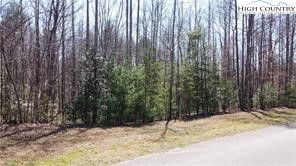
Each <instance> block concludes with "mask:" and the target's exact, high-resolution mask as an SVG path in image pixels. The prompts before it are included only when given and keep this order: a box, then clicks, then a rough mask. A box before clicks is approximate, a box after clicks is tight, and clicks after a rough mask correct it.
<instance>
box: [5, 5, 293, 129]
mask: <svg viewBox="0 0 296 166" xmlns="http://www.w3.org/2000/svg"><path fill="white" fill-rule="evenodd" d="M295 27H296V16H295V15H252V14H251V15H243V14H239V13H237V12H236V1H235V0H191V1H183V0H31V1H24V0H7V1H5V0H1V6H0V36H1V40H0V55H1V57H0V97H1V98H0V123H74V124H75V123H76V124H81V123H82V124H87V125H92V124H103V125H121V124H124V123H129V122H141V123H147V122H151V121H155V120H164V119H167V120H168V121H169V120H171V119H187V118H192V117H195V116H202V115H211V114H216V113H225V112H229V111H233V110H241V111H251V110H253V109H268V108H271V107H280V106H284V107H296V70H295V67H294V65H295V57H294V52H295V46H296V45H295Z"/></svg>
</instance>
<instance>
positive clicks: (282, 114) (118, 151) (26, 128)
mask: <svg viewBox="0 0 296 166" xmlns="http://www.w3.org/2000/svg"><path fill="white" fill-rule="evenodd" d="M292 121H296V110H293V109H286V108H276V109H271V110H269V111H261V110H257V111H253V112H250V113H246V112H238V113H232V114H224V115H215V116H211V117H207V118H201V119H197V120H191V121H175V122H174V121H172V122H170V124H169V127H168V129H167V131H165V122H163V121H162V122H156V123H153V124H147V125H143V126H123V127H112V128H99V127H97V128H61V127H59V126H54V125H49V124H23V125H17V126H9V125H0V165H112V164H114V163H118V162H120V161H124V160H129V159H132V158H135V157H137V156H142V155H145V154H149V153H154V152H164V151H168V150H170V149H174V148H178V147H184V146H186V145H189V144H194V143H198V142H201V141H205V140H209V139H213V138H217V137H222V136H227V135H233V134H237V133H240V132H244V131H250V130H254V129H258V128H263V127H266V126H269V125H285V124H287V123H288V122H292Z"/></svg>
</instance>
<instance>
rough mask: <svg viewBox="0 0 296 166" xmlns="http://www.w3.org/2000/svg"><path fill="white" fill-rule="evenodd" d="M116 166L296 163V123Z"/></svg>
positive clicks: (277, 165) (272, 165)
mask: <svg viewBox="0 0 296 166" xmlns="http://www.w3.org/2000/svg"><path fill="white" fill-rule="evenodd" d="M117 166H296V124H294V123H293V124H290V125H287V126H283V127H276V126H273V127H268V128H264V129H260V130H256V131H251V132H246V133H242V134H238V135H235V136H230V137H223V138H218V139H215V140H212V141H207V142H202V143H198V144H195V145H191V146H188V147H186V148H183V149H175V150H171V151H169V152H166V153H159V154H153V155H148V156H144V157H140V158H136V159H134V160H130V161H125V162H122V163H119V164H118V165H117Z"/></svg>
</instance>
